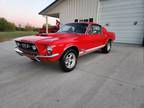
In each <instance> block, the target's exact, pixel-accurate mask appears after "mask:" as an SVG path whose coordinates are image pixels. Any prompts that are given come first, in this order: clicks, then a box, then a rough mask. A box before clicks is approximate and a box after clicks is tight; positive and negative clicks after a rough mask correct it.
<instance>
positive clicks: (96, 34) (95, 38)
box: [88, 24, 104, 48]
mask: <svg viewBox="0 0 144 108" xmlns="http://www.w3.org/2000/svg"><path fill="white" fill-rule="evenodd" d="M88 37H89V38H91V47H93V48H94V47H98V46H101V45H103V40H104V35H103V33H102V27H101V25H98V24H92V25H91V26H90V27H89V31H88Z"/></svg>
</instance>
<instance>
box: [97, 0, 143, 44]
mask: <svg viewBox="0 0 144 108" xmlns="http://www.w3.org/2000/svg"><path fill="white" fill-rule="evenodd" d="M99 15H100V17H99V21H100V23H101V24H102V25H104V26H106V28H107V29H108V30H110V31H114V32H115V33H116V35H117V39H116V42H121V43H135V44H141V43H142V39H143V36H144V0H100V13H99Z"/></svg>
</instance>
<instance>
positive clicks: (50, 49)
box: [47, 46, 53, 55]
mask: <svg viewBox="0 0 144 108" xmlns="http://www.w3.org/2000/svg"><path fill="white" fill-rule="evenodd" d="M52 51H53V47H52V46H47V54H48V55H52Z"/></svg>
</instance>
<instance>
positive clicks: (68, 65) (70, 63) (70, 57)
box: [60, 49, 77, 72]
mask: <svg viewBox="0 0 144 108" xmlns="http://www.w3.org/2000/svg"><path fill="white" fill-rule="evenodd" d="M76 64H77V53H76V51H75V50H73V49H69V50H67V51H66V52H65V53H64V54H63V56H62V57H61V59H60V65H61V68H62V70H64V71H65V72H70V71H72V70H73V69H74V68H75V67H76Z"/></svg>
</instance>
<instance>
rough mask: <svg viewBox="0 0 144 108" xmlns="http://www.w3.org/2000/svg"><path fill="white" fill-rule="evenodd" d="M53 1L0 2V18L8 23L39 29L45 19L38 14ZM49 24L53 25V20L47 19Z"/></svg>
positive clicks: (7, 0) (9, 0)
mask: <svg viewBox="0 0 144 108" xmlns="http://www.w3.org/2000/svg"><path fill="white" fill-rule="evenodd" d="M53 1H54V0H0V17H4V18H6V19H7V20H8V21H11V22H13V23H15V24H16V25H19V24H21V25H22V26H25V25H27V24H28V25H31V26H35V27H41V26H42V25H43V24H44V23H45V18H44V17H43V16H41V15H39V14H38V13H39V12H40V11H41V10H43V9H44V8H45V7H47V6H48V5H49V4H51V3H52V2H53ZM48 20H49V23H50V24H51V25H55V19H54V18H51V17H49V19H48Z"/></svg>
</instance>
